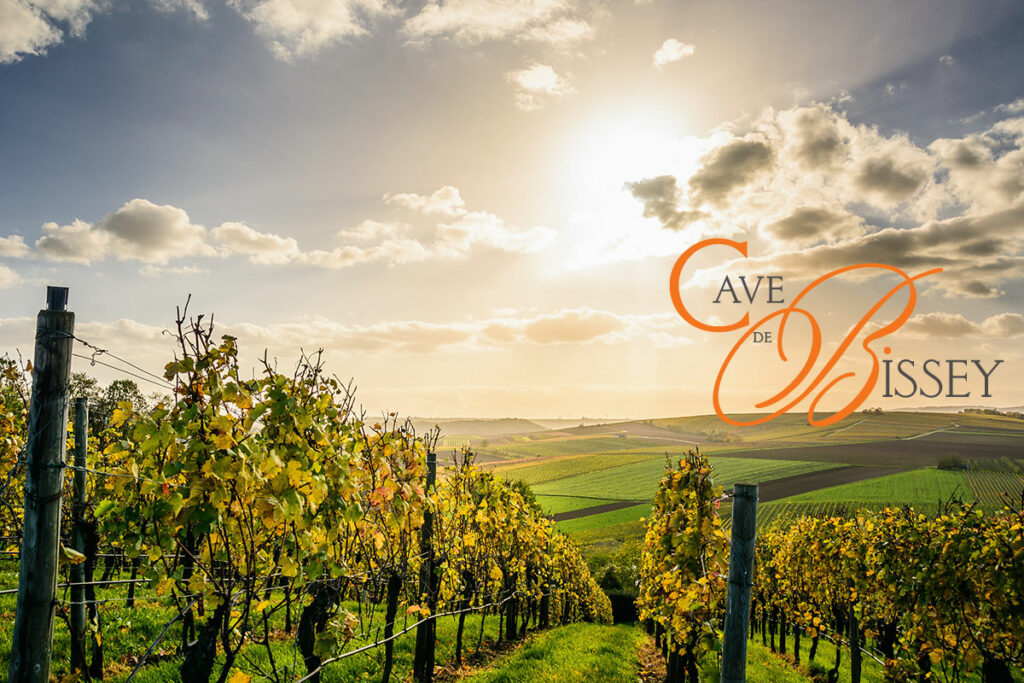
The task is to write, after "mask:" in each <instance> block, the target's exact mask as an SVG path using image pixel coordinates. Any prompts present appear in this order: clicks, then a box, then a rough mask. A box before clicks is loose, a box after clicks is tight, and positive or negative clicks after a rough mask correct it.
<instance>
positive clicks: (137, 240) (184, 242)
mask: <svg viewBox="0 0 1024 683" xmlns="http://www.w3.org/2000/svg"><path fill="white" fill-rule="evenodd" d="M206 238H207V235H206V228H204V227H203V226H201V225H193V224H192V223H191V221H190V220H189V217H188V214H187V213H185V212H184V211H183V210H182V209H179V208H176V207H173V206H168V205H164V206H157V205H156V204H153V203H152V202H150V201H147V200H145V199H133V200H131V201H130V202H128V203H126V204H125V205H124V206H122V207H121V208H120V209H118V210H117V211H115V212H113V213H110V214H107V215H106V216H104V217H103V219H102V220H100V221H99V222H98V223H96V224H95V225H93V224H90V223H86V222H84V221H81V220H75V221H73V222H72V223H70V224H68V225H58V224H56V223H46V224H45V225H43V236H42V237H41V238H40V239H39V240H38V241H37V242H36V247H35V250H36V252H37V253H38V254H40V255H41V256H42V257H43V258H45V259H48V260H51V261H71V262H75V263H85V264H89V263H91V262H93V261H102V260H104V259H107V258H117V259H120V260H137V261H143V262H145V263H157V264H164V263H167V262H168V261H169V260H171V259H173V258H181V257H186V256H213V255H215V253H216V252H215V251H214V249H213V248H212V247H211V246H210V245H209V244H208V243H207V239H206Z"/></svg>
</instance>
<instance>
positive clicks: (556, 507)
mask: <svg viewBox="0 0 1024 683" xmlns="http://www.w3.org/2000/svg"><path fill="white" fill-rule="evenodd" d="M611 502H612V501H610V500H606V499H601V498H577V497H574V496H537V503H538V504H540V507H541V509H542V510H544V512H546V513H547V514H549V515H557V514H558V513H559V512H571V511H572V510H581V509H583V508H589V507H593V506H595V505H601V504H603V503H611Z"/></svg>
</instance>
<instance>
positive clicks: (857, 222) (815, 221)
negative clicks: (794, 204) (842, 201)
mask: <svg viewBox="0 0 1024 683" xmlns="http://www.w3.org/2000/svg"><path fill="white" fill-rule="evenodd" d="M862 229H863V228H862V222H861V219H860V218H858V217H857V216H853V215H851V214H848V213H838V212H836V211H831V210H829V209H826V208H821V207H809V206H805V207H800V208H799V209H797V210H796V211H794V212H793V213H792V214H790V215H789V216H787V217H786V218H783V219H782V220H779V221H775V222H774V223H769V224H768V225H766V226H765V227H764V232H765V233H766V234H768V235H770V236H771V237H774V238H776V239H778V240H782V241H785V242H817V241H820V240H832V239H837V238H841V237H851V236H853V235H856V234H858V233H860V232H861V230H862Z"/></svg>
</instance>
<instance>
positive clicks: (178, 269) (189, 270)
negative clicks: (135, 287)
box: [139, 263, 209, 277]
mask: <svg viewBox="0 0 1024 683" xmlns="http://www.w3.org/2000/svg"><path fill="white" fill-rule="evenodd" d="M208 272H209V271H208V270H206V269H205V268H200V267H199V266H170V267H167V268H164V267H161V266H154V265H153V264H151V263H150V264H147V265H145V266H143V267H142V268H139V275H141V276H143V277H160V276H161V275H179V276H189V275H201V274H203V273H208Z"/></svg>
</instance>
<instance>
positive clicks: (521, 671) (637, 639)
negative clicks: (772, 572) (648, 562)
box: [464, 624, 810, 683]
mask: <svg viewBox="0 0 1024 683" xmlns="http://www.w3.org/2000/svg"><path fill="white" fill-rule="evenodd" d="M647 638H648V636H647V634H645V633H644V632H643V630H641V629H640V627H639V626H635V625H624V624H620V625H617V626H601V625H597V624H572V625H570V626H562V627H559V628H554V629H551V630H550V631H545V632H543V633H539V634H537V635H535V636H533V637H532V638H531V639H530V640H529V641H527V642H526V643H524V644H523V645H522V646H521V647H519V648H518V649H517V650H515V651H514V652H512V653H510V654H507V655H504V656H502V657H500V658H498V659H497V660H496V661H494V662H493V663H492V664H491V665H490V666H489V667H487V668H486V669H484V670H483V671H480V672H478V673H476V674H474V675H473V676H470V677H469V678H466V679H464V680H465V681H467V682H468V683H534V682H538V683H539V682H551V683H562V682H563V681H564V682H566V683H584V682H586V683H634V682H635V681H637V680H638V675H637V671H638V665H639V662H638V651H639V648H640V646H641V644H642V643H644V642H645V641H646V640H647ZM709 668H711V669H713V668H714V667H709ZM709 673H710V675H705V676H704V677H703V679H702V680H706V681H709V682H711V681H717V679H718V676H717V672H714V673H711V672H709ZM747 680H748V681H749V682H750V683H808V682H809V681H810V679H809V678H807V677H806V676H804V675H802V674H801V673H799V672H797V671H795V670H794V669H792V668H791V667H790V666H789V665H788V664H787V663H786V662H784V661H782V660H781V659H779V658H777V657H775V656H774V655H772V654H771V653H770V652H769V651H768V650H767V648H763V647H761V646H760V645H759V644H757V643H751V644H750V650H749V652H748V659H747Z"/></svg>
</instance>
